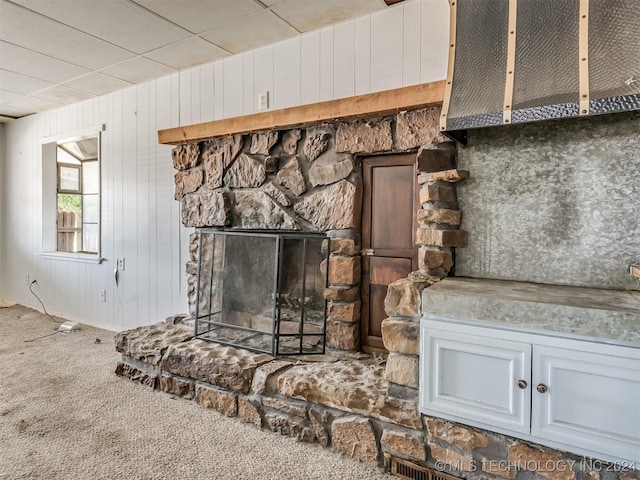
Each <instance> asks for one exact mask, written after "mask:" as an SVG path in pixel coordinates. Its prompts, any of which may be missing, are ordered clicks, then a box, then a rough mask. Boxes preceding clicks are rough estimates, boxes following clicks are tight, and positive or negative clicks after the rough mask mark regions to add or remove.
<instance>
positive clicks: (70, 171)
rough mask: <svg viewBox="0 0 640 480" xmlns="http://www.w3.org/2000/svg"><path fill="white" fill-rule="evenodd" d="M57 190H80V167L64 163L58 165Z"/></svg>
mask: <svg viewBox="0 0 640 480" xmlns="http://www.w3.org/2000/svg"><path fill="white" fill-rule="evenodd" d="M58 175H59V176H60V178H59V190H60V191H62V192H78V193H79V192H80V168H79V167H72V166H66V165H59V166H58Z"/></svg>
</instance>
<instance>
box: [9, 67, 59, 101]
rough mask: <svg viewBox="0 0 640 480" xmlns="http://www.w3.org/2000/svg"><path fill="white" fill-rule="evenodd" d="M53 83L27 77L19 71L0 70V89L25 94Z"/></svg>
mask: <svg viewBox="0 0 640 480" xmlns="http://www.w3.org/2000/svg"><path fill="white" fill-rule="evenodd" d="M51 86H53V83H51V82H46V81H44V80H40V79H39V78H33V77H28V76H26V75H22V74H20V73H15V72H10V71H8V70H0V89H2V90H8V91H10V92H15V93H22V94H24V95H27V94H29V93H33V92H35V91H37V90H42V89H43V88H47V87H51Z"/></svg>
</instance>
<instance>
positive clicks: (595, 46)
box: [589, 0, 640, 114]
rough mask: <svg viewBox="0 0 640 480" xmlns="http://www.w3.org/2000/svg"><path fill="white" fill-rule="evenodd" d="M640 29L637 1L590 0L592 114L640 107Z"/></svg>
mask: <svg viewBox="0 0 640 480" xmlns="http://www.w3.org/2000/svg"><path fill="white" fill-rule="evenodd" d="M639 28H640V8H638V0H590V2H589V90H590V98H591V100H592V102H591V109H592V112H591V113H596V114H597V113H607V112H615V111H621V110H634V109H637V108H638V98H637V95H635V94H639V93H640V34H639V33H638V29H639ZM625 96H629V97H628V98H624V97H625ZM634 96H635V98H634ZM609 97H612V98H609Z"/></svg>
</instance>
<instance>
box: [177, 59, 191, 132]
mask: <svg viewBox="0 0 640 480" xmlns="http://www.w3.org/2000/svg"><path fill="white" fill-rule="evenodd" d="M192 73H193V72H192V70H191V69H189V70H182V71H181V72H180V73H178V77H179V79H180V103H179V106H180V125H191V124H192V123H193V122H192V121H191V109H192V108H193V105H192V103H191V91H192V90H191V75H192Z"/></svg>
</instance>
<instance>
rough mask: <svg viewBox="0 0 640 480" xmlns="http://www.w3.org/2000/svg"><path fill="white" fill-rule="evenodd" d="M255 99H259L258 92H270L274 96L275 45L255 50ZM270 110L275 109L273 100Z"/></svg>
mask: <svg viewBox="0 0 640 480" xmlns="http://www.w3.org/2000/svg"><path fill="white" fill-rule="evenodd" d="M253 68H254V70H253V82H254V96H253V98H254V101H255V102H256V110H257V101H258V94H260V93H264V92H269V96H270V97H273V45H270V46H268V47H262V48H258V49H256V50H254V63H253ZM270 103H271V104H270V105H269V110H273V106H272V105H273V102H270Z"/></svg>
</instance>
